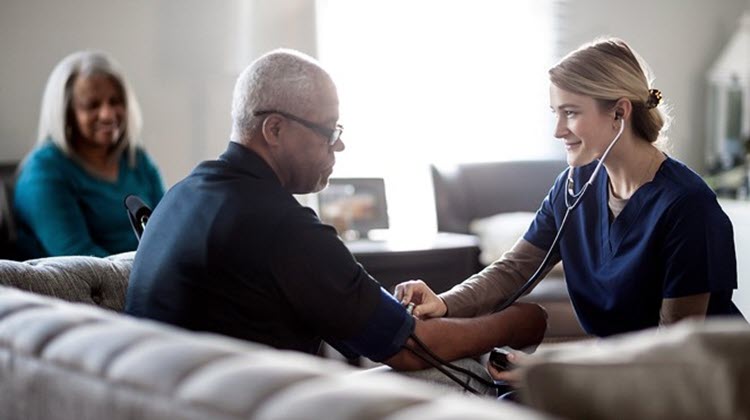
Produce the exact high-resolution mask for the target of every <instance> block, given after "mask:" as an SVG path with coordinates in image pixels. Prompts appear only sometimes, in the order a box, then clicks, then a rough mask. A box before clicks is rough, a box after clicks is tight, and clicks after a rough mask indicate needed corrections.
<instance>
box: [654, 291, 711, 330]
mask: <svg viewBox="0 0 750 420" xmlns="http://www.w3.org/2000/svg"><path fill="white" fill-rule="evenodd" d="M709 299H711V293H701V294H697V295H690V296H684V297H679V298H670V299H664V300H662V302H661V310H660V311H659V325H669V324H674V323H675V322H677V321H679V320H681V319H685V318H694V319H704V318H705V317H706V312H707V311H708V301H709Z"/></svg>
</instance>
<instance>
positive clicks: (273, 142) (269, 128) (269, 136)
mask: <svg viewBox="0 0 750 420" xmlns="http://www.w3.org/2000/svg"><path fill="white" fill-rule="evenodd" d="M283 121H284V119H283V118H281V117H279V116H276V115H273V114H271V115H269V116H267V117H266V119H264V120H263V125H262V126H261V132H262V133H263V139H265V141H266V143H267V144H268V145H269V146H277V145H278V144H279V142H280V140H279V138H280V137H281V130H282V122H283Z"/></svg>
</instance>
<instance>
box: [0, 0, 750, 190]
mask: <svg viewBox="0 0 750 420" xmlns="http://www.w3.org/2000/svg"><path fill="white" fill-rule="evenodd" d="M404 1H408V0H404ZM564 3H565V4H567V6H566V7H565V9H564V10H563V12H562V13H563V18H564V19H563V22H565V25H566V26H565V30H566V34H567V35H566V36H565V37H564V38H563V39H562V40H561V47H562V50H565V51H567V50H569V49H571V48H574V47H575V46H577V45H579V44H580V43H582V42H585V41H588V40H590V39H592V38H594V37H595V36H598V35H602V34H611V35H616V36H620V37H623V38H625V39H626V40H628V41H629V42H630V43H631V44H632V45H633V46H634V47H635V48H636V49H637V50H638V51H639V52H640V53H641V54H642V55H643V56H644V57H645V58H646V59H647V60H648V62H649V63H650V64H651V66H652V67H653V69H654V71H655V73H656V76H657V80H656V85H657V86H658V87H659V88H660V89H661V90H662V91H663V92H664V94H665V96H666V98H667V100H669V101H670V102H671V103H672V104H674V106H675V112H674V114H675V116H676V121H675V124H674V126H673V131H672V137H673V140H674V141H673V150H674V155H675V156H676V157H678V158H680V159H682V160H684V161H686V163H688V164H690V165H692V166H694V167H695V168H697V169H700V168H701V165H702V153H703V150H704V148H703V139H704V132H705V129H704V127H705V119H704V117H705V109H704V108H705V107H704V102H705V91H706V88H705V85H706V83H705V78H704V74H705V71H706V70H707V69H708V67H709V65H710V63H711V62H712V61H713V60H714V59H715V58H716V57H717V56H718V54H719V52H720V49H721V47H722V46H723V44H724V42H726V40H727V39H728V37H729V36H730V35H731V33H732V31H733V30H734V28H735V26H736V20H737V18H738V17H739V16H740V11H741V10H743V9H748V8H750V0H721V1H715V0H660V1H658V2H653V1H648V0H632V1H630V2H628V4H627V5H626V6H625V5H623V3H622V2H615V1H613V0H608V1H603V0H577V1H568V2H564ZM240 23H247V24H248V25H247V26H245V27H244V28H241V27H240ZM314 30H315V28H314V2H313V1H312V0H284V1H281V0H277V1H271V0H221V1H203V0H130V1H117V0H66V1H54V0H46V1H45V0H0V52H1V54H0V57H2V58H1V60H2V61H1V64H0V81H1V82H0V161H6V160H17V159H20V158H21V157H23V156H24V154H25V153H26V152H27V151H28V150H29V149H30V148H31V147H32V145H33V142H34V139H35V137H36V124H37V118H38V112H39V111H38V108H39V101H40V99H41V93H42V89H43V87H44V83H45V81H46V78H47V76H48V75H49V72H50V71H51V69H52V67H53V66H54V64H55V63H56V62H57V61H58V60H59V59H60V58H62V57H63V56H65V55H66V54H68V53H69V52H71V51H74V50H77V49H83V48H98V49H103V50H106V51H108V52H110V53H111V54H112V55H113V56H114V57H116V58H117V59H118V60H119V61H120V62H121V64H122V65H123V67H124V68H125V71H126V74H127V75H129V77H130V79H131V80H132V83H133V85H134V86H135V89H136V91H137V94H138V96H139V98H140V102H141V105H142V107H143V111H144V117H145V118H144V119H145V127H144V139H145V142H146V146H147V148H148V149H149V150H150V151H151V153H152V154H153V155H154V157H155V159H156V161H157V162H158V164H159V166H160V167H161V169H162V172H163V174H164V176H165V180H166V182H167V184H172V183H174V182H175V181H177V180H179V179H180V178H182V177H183V176H185V174H187V172H188V171H189V170H190V169H191V168H192V167H193V166H194V165H195V164H196V163H197V162H199V161H200V160H203V159H207V158H211V157H214V156H216V155H217V154H218V153H220V152H221V151H222V150H223V149H224V147H225V144H226V141H227V140H228V135H229V123H230V120H229V108H230V100H231V90H232V85H233V82H234V78H235V77H236V75H237V73H238V72H239V69H240V68H241V67H242V66H243V65H244V64H245V63H247V62H249V61H250V60H251V59H252V58H254V57H255V56H256V55H257V54H258V53H259V52H261V51H265V50H267V49H269V48H272V47H278V46H288V47H294V48H299V49H302V50H303V51H306V52H308V53H313V54H314V52H315V51H314V49H315V48H314V44H315V35H314ZM521 41H522V40H521ZM513 59H514V58H512V57H511V58H509V60H513ZM516 64H518V63H515V64H514V65H516Z"/></svg>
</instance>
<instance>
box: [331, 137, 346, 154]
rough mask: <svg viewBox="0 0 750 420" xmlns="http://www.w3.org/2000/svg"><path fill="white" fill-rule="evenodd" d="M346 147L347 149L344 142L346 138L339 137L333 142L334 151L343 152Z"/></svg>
mask: <svg viewBox="0 0 750 420" xmlns="http://www.w3.org/2000/svg"><path fill="white" fill-rule="evenodd" d="M344 149H346V145H345V144H344V140H342V139H341V137H339V139H338V140H336V143H333V151H334V152H343V151H344Z"/></svg>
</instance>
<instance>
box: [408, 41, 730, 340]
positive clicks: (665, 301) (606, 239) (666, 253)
mask: <svg viewBox="0 0 750 420" xmlns="http://www.w3.org/2000/svg"><path fill="white" fill-rule="evenodd" d="M549 76H550V82H551V84H550V106H551V108H552V112H553V113H554V114H555V116H556V118H557V124H556V127H555V137H556V138H558V139H559V140H561V142H562V143H563V146H564V147H565V150H566V153H567V161H568V164H569V165H570V166H571V167H573V168H574V170H573V175H572V179H573V182H574V187H573V190H574V191H575V192H578V191H580V190H581V188H582V187H583V185H584V184H585V183H586V182H587V181H588V180H589V178H590V176H591V174H592V172H593V171H594V168H595V167H596V165H597V163H598V161H599V159H601V158H602V156H603V154H604V152H605V150H606V149H607V147H608V146H610V144H612V142H613V141H614V140H613V139H615V138H618V135H619V138H618V140H617V142H616V143H615V144H614V146H613V147H612V150H611V152H610V153H609V154H608V155H607V157H606V159H605V160H604V163H603V168H602V170H601V171H600V173H599V174H598V176H597V177H596V178H595V181H594V183H593V185H591V187H590V188H589V190H588V192H587V195H586V196H585V197H584V198H583V200H582V203H581V205H580V206H579V207H578V208H576V209H575V210H574V211H572V212H571V214H570V220H569V221H568V223H569V225H568V226H567V228H566V231H565V232H564V234H563V235H562V239H561V241H560V243H559V245H558V246H557V247H556V248H555V249H554V253H553V259H552V264H549V266H550V267H551V266H553V265H554V263H556V262H557V261H560V260H562V261H563V263H564V264H563V265H564V269H565V277H566V281H567V285H568V290H569V292H570V297H571V300H572V302H573V305H574V307H575V310H576V313H577V315H578V318H579V320H580V322H581V325H582V326H583V328H584V329H585V330H586V332H588V333H589V334H593V335H596V336H608V335H612V334H617V333H624V332H629V331H635V330H640V329H644V328H648V327H655V326H658V325H665V324H670V323H674V322H676V321H679V320H680V319H683V318H686V317H695V318H704V317H706V316H707V315H730V314H739V312H738V311H737V308H736V307H735V306H734V304H733V303H732V301H731V298H732V292H733V290H734V289H735V288H737V273H736V261H735V251H734V242H733V232H732V224H731V222H730V221H729V219H728V217H727V216H726V214H724V212H723V211H722V209H721V207H720V206H719V204H718V202H717V200H716V196H715V194H714V193H713V192H712V191H711V189H710V188H709V187H708V186H707V185H706V184H705V183H704V182H703V181H702V180H701V178H700V177H699V176H698V175H697V174H696V173H695V172H693V171H692V170H691V169H690V168H688V167H687V166H685V165H684V164H683V163H681V162H679V161H677V160H675V159H673V158H671V157H669V156H667V155H666V154H665V153H664V152H662V151H661V150H660V149H659V146H658V144H659V143H661V141H660V140H663V137H664V131H665V130H666V127H667V125H668V116H667V114H666V113H665V110H664V109H663V108H664V105H663V104H662V95H661V92H659V91H658V90H656V89H654V88H653V87H652V86H651V77H650V75H649V70H648V67H647V65H646V64H645V62H644V61H643V60H642V59H641V58H640V57H639V56H638V55H637V54H636V53H635V52H634V51H633V50H632V49H631V48H630V47H628V45H627V44H626V43H625V42H623V41H621V40H618V39H607V40H602V41H598V42H594V43H592V44H589V45H585V46H583V47H581V48H580V49H578V50H576V51H574V52H572V53H570V54H569V55H568V56H566V57H565V58H564V59H563V60H562V61H560V62H559V63H558V64H557V65H555V66H554V67H553V68H552V69H550V70H549ZM570 170H571V169H570V168H568V169H567V170H566V171H564V172H563V173H562V174H560V176H559V177H558V179H557V180H556V181H555V183H554V185H553V186H552V189H551V191H550V193H549V195H548V196H547V197H546V198H545V199H544V201H543V202H542V205H541V207H540V209H539V210H538V212H537V214H536V218H535V220H534V221H533V222H532V224H531V226H530V227H529V229H528V231H527V232H526V233H525V234H524V236H523V237H522V238H520V239H519V240H518V242H517V243H516V245H515V246H514V247H513V249H512V250H511V251H509V252H507V253H506V254H505V255H503V257H502V258H501V259H500V260H498V261H496V262H494V263H493V264H492V265H490V266H489V267H487V268H486V269H484V270H483V271H482V272H480V273H478V274H476V275H474V276H472V277H471V278H469V279H467V280H465V281H464V282H463V283H461V284H459V285H457V286H455V287H454V288H453V289H451V290H450V291H448V292H445V293H443V294H441V295H440V296H437V295H435V293H433V292H432V291H431V290H430V289H429V288H428V287H427V286H426V285H425V284H424V283H423V282H422V281H410V282H406V283H402V284H401V285H399V286H397V288H396V296H397V298H398V299H400V300H401V301H402V302H403V303H404V304H407V303H409V302H414V303H415V304H416V307H415V308H414V314H415V315H416V316H419V317H426V318H429V317H440V316H452V317H466V316H477V315H481V314H484V313H488V312H491V311H492V310H493V309H494V308H496V307H497V306H498V304H499V303H501V302H503V301H504V300H505V299H507V298H508V297H509V296H511V295H512V294H513V293H514V292H515V291H516V290H518V288H519V287H520V286H521V285H522V284H523V283H524V282H525V281H526V279H528V278H529V277H530V276H531V274H532V273H533V272H534V271H535V270H536V268H537V267H538V265H539V263H540V262H541V261H542V259H543V258H544V256H545V254H546V251H547V249H549V247H550V246H551V245H552V242H553V239H554V237H555V234H556V233H557V231H558V229H559V228H560V225H561V222H562V218H563V215H564V214H565V211H566V193H567V191H566V189H567V186H566V184H567V177H568V172H569V171H570ZM569 201H571V202H572V200H571V198H569ZM547 271H549V269H548V270H547ZM545 274H546V273H545Z"/></svg>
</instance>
